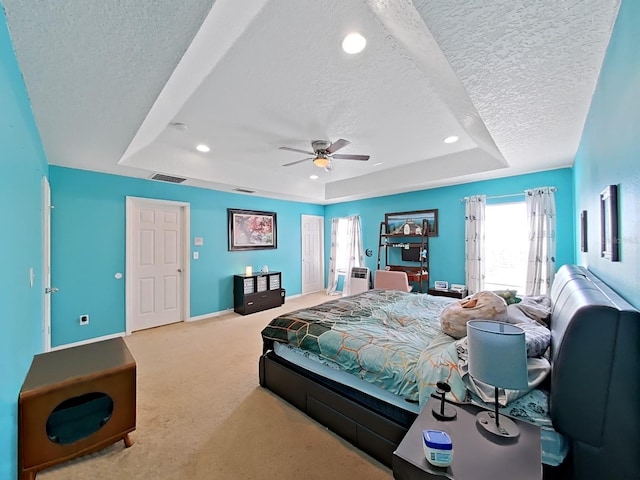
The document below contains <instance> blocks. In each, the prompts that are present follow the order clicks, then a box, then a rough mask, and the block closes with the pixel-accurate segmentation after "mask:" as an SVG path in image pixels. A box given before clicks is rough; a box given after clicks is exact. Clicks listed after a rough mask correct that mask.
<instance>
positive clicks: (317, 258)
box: [300, 215, 324, 295]
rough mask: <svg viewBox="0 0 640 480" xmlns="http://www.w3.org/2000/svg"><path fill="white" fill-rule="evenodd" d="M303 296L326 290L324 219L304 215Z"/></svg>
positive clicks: (302, 227) (302, 233)
mask: <svg viewBox="0 0 640 480" xmlns="http://www.w3.org/2000/svg"><path fill="white" fill-rule="evenodd" d="M300 237H301V238H302V294H303V295H305V294H307V293H312V292H318V291H320V290H322V289H324V217H318V216H316V215H302V222H301V235H300Z"/></svg>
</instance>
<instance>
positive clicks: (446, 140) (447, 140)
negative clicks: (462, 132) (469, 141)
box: [444, 135, 459, 143]
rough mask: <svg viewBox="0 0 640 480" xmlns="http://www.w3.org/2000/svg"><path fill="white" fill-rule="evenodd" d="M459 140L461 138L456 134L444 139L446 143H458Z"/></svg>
mask: <svg viewBox="0 0 640 480" xmlns="http://www.w3.org/2000/svg"><path fill="white" fill-rule="evenodd" d="M458 140H459V138H458V137H457V136H456V135H451V136H450V137H447V138H445V139H444V143H456V142H457V141H458Z"/></svg>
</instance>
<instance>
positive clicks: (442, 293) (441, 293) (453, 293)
mask: <svg viewBox="0 0 640 480" xmlns="http://www.w3.org/2000/svg"><path fill="white" fill-rule="evenodd" d="M427 293H428V294H429V295H435V296H437V297H451V298H464V297H466V296H467V290H462V291H461V292H459V291H457V290H436V289H435V288H430V289H428V290H427Z"/></svg>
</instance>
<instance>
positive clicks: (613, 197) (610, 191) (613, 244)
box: [600, 185, 620, 262]
mask: <svg viewBox="0 0 640 480" xmlns="http://www.w3.org/2000/svg"><path fill="white" fill-rule="evenodd" d="M618 243H619V238H618V186H617V185H609V186H608V187H607V188H605V189H604V190H603V191H602V193H600V256H601V257H604V258H606V259H609V260H611V261H612V262H617V261H618V260H619V259H620V257H619V244H618Z"/></svg>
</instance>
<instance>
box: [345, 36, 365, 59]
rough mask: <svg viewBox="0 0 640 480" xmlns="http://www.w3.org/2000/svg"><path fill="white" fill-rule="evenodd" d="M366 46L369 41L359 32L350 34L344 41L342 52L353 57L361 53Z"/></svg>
mask: <svg viewBox="0 0 640 480" xmlns="http://www.w3.org/2000/svg"><path fill="white" fill-rule="evenodd" d="M366 45H367V39H366V38H364V37H363V36H362V35H360V34H359V33H357V32H354V33H350V34H349V35H347V36H346V37H344V39H343V40H342V50H344V51H345V52H346V53H349V54H351V55H354V54H356V53H360V52H361V51H362V50H364V47H365V46H366Z"/></svg>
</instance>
